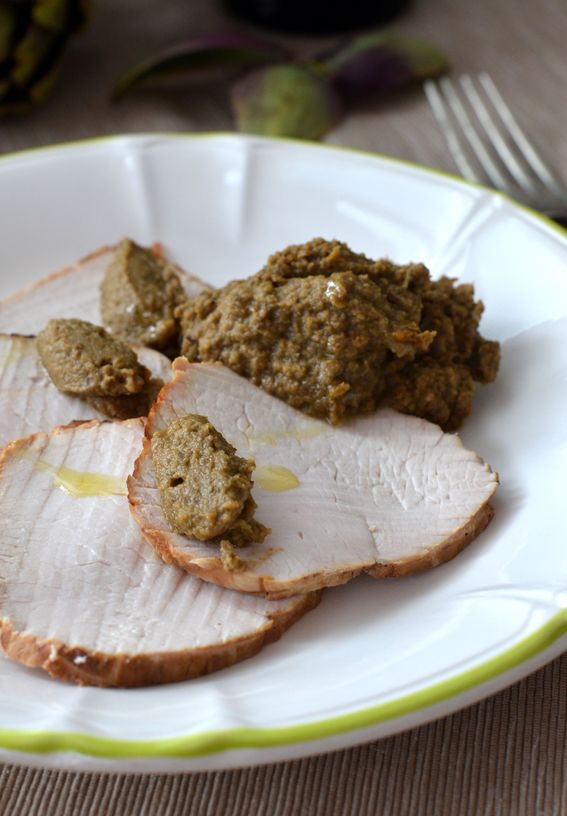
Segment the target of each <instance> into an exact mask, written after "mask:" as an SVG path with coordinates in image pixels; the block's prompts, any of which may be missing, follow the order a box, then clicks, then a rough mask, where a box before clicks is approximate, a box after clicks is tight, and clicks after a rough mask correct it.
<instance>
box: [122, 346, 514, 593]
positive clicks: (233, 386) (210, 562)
mask: <svg viewBox="0 0 567 816" xmlns="http://www.w3.org/2000/svg"><path fill="white" fill-rule="evenodd" d="M173 372H174V373H173V377H172V379H171V380H170V382H169V384H168V385H166V386H165V387H164V388H163V389H162V391H161V393H160V395H159V396H158V399H157V401H156V403H155V404H154V407H153V409H152V411H151V412H150V416H149V418H148V422H147V425H146V439H145V442H144V451H143V453H142V455H141V456H140V458H139V459H138V461H137V463H136V466H135V469H134V473H133V476H131V477H130V479H129V480H128V491H129V498H130V505H131V509H132V512H133V514H134V516H135V518H136V519H137V520H138V523H139V524H140V527H141V528H142V530H143V533H144V535H145V536H146V538H147V539H148V541H150V542H151V543H152V544H153V545H154V547H155V548H156V550H157V551H158V552H160V553H161V555H162V557H163V558H164V560H166V561H168V562H172V563H175V564H178V565H179V566H182V567H183V568H184V569H186V570H188V571H190V572H192V573H194V574H196V575H199V576H200V577H201V578H203V579H205V580H207V581H212V582H214V583H217V584H220V585H222V586H227V587H231V588H234V589H238V590H240V591H243V592H252V593H263V594H265V595H266V596H267V597H271V598H281V597H286V596H289V595H292V594H295V593H298V592H307V591H311V590H313V589H317V588H320V587H324V586H332V585H336V584H342V583H344V582H346V581H348V580H350V579H351V578H353V577H354V576H355V575H358V574H359V573H361V572H368V573H369V574H370V575H372V576H374V577H384V576H391V575H392V576H396V575H398V576H399V575H408V574H411V573H414V572H418V571H420V570H424V569H428V568H429V567H433V566H435V565H436V564H439V563H441V562H442V561H446V560H448V559H449V558H452V557H453V556H454V555H456V553H457V552H459V550H461V549H462V548H463V547H464V546H465V545H466V544H468V543H469V542H470V541H471V540H472V539H473V538H474V537H475V536H476V535H477V534H478V533H479V532H480V531H481V530H482V529H483V528H484V527H485V526H486V524H487V523H488V522H489V521H490V518H491V517H492V508H491V507H490V504H489V501H490V498H491V497H492V495H493V493H494V491H495V489H496V487H497V484H498V477H497V475H496V474H495V473H493V472H492V470H491V469H490V467H489V466H488V465H487V464H485V463H484V462H483V461H482V459H481V458H480V457H479V456H478V455H477V454H476V453H474V452H472V451H469V450H466V449H465V448H464V447H463V445H462V443H461V441H460V439H459V437H458V436H456V435H454V434H447V433H443V431H441V429H440V428H439V427H438V426H436V425H433V424H431V423H429V422H426V421H424V420H422V419H418V418H416V417H411V416H406V415H403V414H398V413H396V412H394V411H388V410H384V411H379V412H377V413H375V414H372V415H368V416H365V417H360V418H357V419H355V420H353V421H350V422H349V423H347V424H345V425H344V426H340V427H336V426H331V425H328V424H326V423H324V422H320V421H317V420H314V419H311V418H309V417H307V416H305V415H304V414H302V413H300V412H299V411H296V410H295V409H293V408H291V407H290V406H288V405H286V404H285V403H283V402H280V401H279V400H277V399H275V398H274V397H271V396H269V395H268V394H266V393H264V392H263V391H262V390H260V389H259V388H257V387H256V386H254V385H252V384H251V383H250V382H249V381H247V380H245V379H243V378H241V377H239V376H238V375H236V374H234V373H233V372H231V371H229V370H228V369H226V368H224V367H222V366H220V365H204V364H190V363H188V362H187V361H186V360H184V359H181V358H180V359H178V360H176V361H175V362H174V364H173ZM185 413H196V414H202V415H204V416H206V417H208V418H209V420H210V421H211V422H212V423H213V425H214V426H215V427H216V428H217V430H219V431H220V432H221V433H222V434H223V436H224V437H225V438H226V439H227V440H228V441H229V442H230V443H231V444H232V445H234V446H235V448H236V449H237V451H238V453H239V455H240V456H243V457H253V458H254V459H255V461H256V470H255V471H254V473H253V474H252V479H253V480H254V483H255V484H254V488H253V490H252V495H253V497H254V499H255V500H256V502H257V504H258V508H257V510H256V518H257V519H258V520H259V521H260V522H262V524H265V525H266V526H267V527H271V529H272V533H271V535H269V536H268V537H267V538H266V539H265V541H264V542H263V543H262V544H253V545H250V546H248V547H246V548H241V549H239V550H238V555H239V556H240V558H241V559H242V560H243V561H244V566H245V568H244V569H243V570H240V571H236V570H233V571H230V570H227V569H224V568H223V564H222V562H221V559H220V557H219V545H218V544H216V543H214V542H199V541H196V540H193V539H190V538H185V537H183V536H180V535H177V534H175V533H173V532H172V531H171V530H170V529H169V527H168V524H167V521H166V519H165V517H164V515H163V513H162V510H161V506H160V498H159V491H158V489H157V485H156V481H155V476H154V471H153V465H152V461H151V441H150V439H151V435H152V433H154V432H155V431H156V430H160V429H162V428H164V427H165V426H166V425H167V424H168V422H169V421H170V420H171V419H172V418H173V417H176V416H182V415H183V414H185Z"/></svg>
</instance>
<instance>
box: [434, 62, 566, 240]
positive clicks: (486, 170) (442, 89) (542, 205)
mask: <svg viewBox="0 0 567 816" xmlns="http://www.w3.org/2000/svg"><path fill="white" fill-rule="evenodd" d="M424 90H425V94H426V96H427V100H428V102H429V104H430V106H431V109H432V111H433V114H434V116H435V118H436V119H437V122H438V123H439V126H440V128H441V130H442V131H443V135H444V136H445V140H446V142H447V146H448V148H449V150H450V152H451V155H452V156H453V159H454V161H455V164H456V165H457V167H458V168H459V170H460V172H461V174H462V175H463V176H464V177H465V178H466V179H468V180H469V181H475V182H479V183H484V184H488V185H489V186H491V187H494V188H495V189H497V190H502V191H503V192H505V193H508V194H509V195H510V196H512V198H515V199H516V200H518V201H520V202H521V203H523V204H526V205H528V206H529V207H532V208H533V209H535V210H539V211H540V212H542V213H544V214H545V215H547V216H548V217H549V218H553V219H554V220H555V221H557V222H558V223H560V224H562V225H563V226H565V227H567V186H565V184H563V183H562V182H561V181H560V180H559V179H558V178H557V177H556V176H555V175H554V173H553V172H552V170H551V169H550V168H549V167H548V166H547V165H546V163H545V162H544V161H543V159H542V158H541V156H540V155H539V153H538V152H537V151H536V150H535V148H534V146H533V145H532V143H531V142H530V141H529V139H528V138H527V136H526V135H525V133H524V132H523V131H522V130H521V128H520V126H519V125H518V123H517V121H516V119H515V118H514V116H513V114H512V112H511V110H510V108H509V107H508V105H507V104H506V102H505V101H504V99H503V98H502V96H501V94H500V92H499V91H498V88H497V87H496V85H495V84H494V82H493V81H492V79H491V78H490V76H489V75H488V74H486V73H482V74H479V75H478V77H476V78H473V77H471V76H468V75H464V76H461V77H459V80H458V81H454V82H452V81H451V80H450V79H448V78H447V77H444V78H443V79H440V80H437V81H433V80H428V81H427V82H426V83H425V85H424Z"/></svg>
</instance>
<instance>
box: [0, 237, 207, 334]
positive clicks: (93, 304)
mask: <svg viewBox="0 0 567 816" xmlns="http://www.w3.org/2000/svg"><path fill="white" fill-rule="evenodd" d="M114 252H115V247H101V249H98V250H97V251H96V252H93V253H92V254H91V255H88V256H87V257H86V258H82V259H81V260H80V261H77V263H75V264H73V265H72V266H68V267H66V268H65V269H61V270H60V271H59V272H55V273H53V274H51V275H47V277H45V278H41V279H40V280H38V281H36V282H35V283H32V284H31V285H30V286H26V287H25V288H23V289H20V290H19V291H18V292H15V293H14V294H12V295H10V296H9V297H7V298H5V299H4V300H3V301H0V331H2V332H17V333H19V334H37V333H38V332H40V331H41V330H42V329H43V328H44V326H45V324H46V323H47V321H48V320H51V319H52V318H57V317H77V318H80V319H81V320H88V321H90V322H91V323H96V324H98V325H100V324H101V316H100V305H99V304H100V284H101V281H102V279H103V277H104V274H105V272H106V268H107V266H108V265H109V263H110V262H111V260H112V258H113V257H114ZM176 271H177V273H178V275H179V278H180V280H181V283H182V285H183V288H184V289H185V291H186V292H187V297H194V296H195V295H198V294H199V293H200V292H202V291H203V290H205V289H209V288H210V287H209V286H208V285H207V284H205V283H203V282H202V281H200V280H199V279H198V278H196V277H195V276H194V275H190V274H189V273H188V272H184V271H183V270H182V269H180V268H178V267H176Z"/></svg>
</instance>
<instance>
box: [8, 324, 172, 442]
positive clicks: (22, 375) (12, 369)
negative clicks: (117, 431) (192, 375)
mask: <svg viewBox="0 0 567 816" xmlns="http://www.w3.org/2000/svg"><path fill="white" fill-rule="evenodd" d="M135 351H136V353H137V355H138V359H139V360H140V362H141V363H142V365H144V366H146V367H147V368H148V369H149V370H150V371H151V373H152V377H153V378H154V379H159V380H162V381H163V382H167V380H168V379H169V378H170V376H171V363H170V361H169V360H168V359H167V357H165V356H164V355H163V354H160V353H159V352H158V351H153V350H152V349H148V348H144V347H143V346H137V347H135ZM104 418H105V413H104V412H102V411H100V410H99V409H98V408H97V407H96V406H95V405H93V404H92V403H91V404H89V403H87V402H85V401H84V400H82V399H79V398H78V397H75V396H72V395H69V394H64V393H62V392H61V391H60V390H59V389H58V388H57V387H56V386H55V385H54V384H53V383H52V381H51V378H50V377H49V375H48V374H47V372H46V371H45V368H44V367H43V365H42V364H41V361H40V359H39V356H38V354H37V349H36V340H35V338H34V337H20V336H18V335H6V334H0V447H3V446H4V445H6V444H7V443H8V442H10V441H12V440H14V439H18V438H20V437H22V436H28V435H29V434H34V433H37V432H38V431H49V430H51V429H52V428H55V427H56V426H57V425H66V424H68V423H70V422H74V421H84V420H88V419H104Z"/></svg>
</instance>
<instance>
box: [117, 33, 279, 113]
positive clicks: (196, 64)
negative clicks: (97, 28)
mask: <svg viewBox="0 0 567 816" xmlns="http://www.w3.org/2000/svg"><path fill="white" fill-rule="evenodd" d="M287 57H288V52H286V51H285V50H284V49H283V48H281V47H280V46H279V45H277V44H276V43H273V42H271V41H269V40H264V39H260V38H258V37H252V36H250V35H248V34H243V33H242V32H234V31H233V32H221V33H218V34H206V35H202V36H199V37H194V38H193V39H191V40H188V41H186V42H184V43H180V44H179V45H175V46H171V47H170V48H167V49H165V50H164V51H160V52H159V53H158V54H155V55H154V56H152V57H149V58H148V59H146V60H144V61H143V62H141V63H139V64H138V65H135V66H134V67H133V68H131V69H130V70H129V71H127V72H126V73H125V74H124V76H123V77H121V79H119V80H118V82H117V83H116V85H115V87H114V90H113V93H112V97H113V99H119V98H120V97H122V96H124V95H125V94H126V93H128V92H129V91H132V90H134V89H135V88H139V87H141V86H143V85H159V84H163V83H171V82H173V81H177V82H178V83H179V82H180V81H182V82H189V83H191V82H192V83H201V84H202V83H206V82H215V81H220V80H226V79H231V78H233V77H234V76H237V75H238V74H239V73H242V72H243V71H244V70H246V69H249V68H256V67H258V66H260V65H266V64H268V63H273V62H280V61H281V60H282V59H287Z"/></svg>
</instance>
